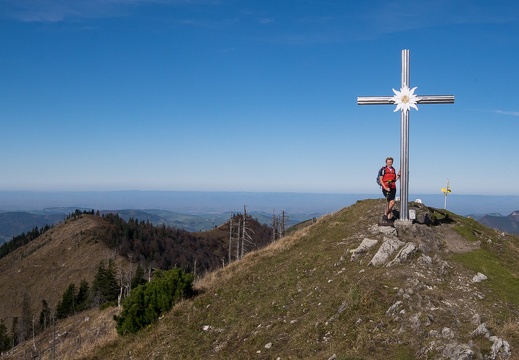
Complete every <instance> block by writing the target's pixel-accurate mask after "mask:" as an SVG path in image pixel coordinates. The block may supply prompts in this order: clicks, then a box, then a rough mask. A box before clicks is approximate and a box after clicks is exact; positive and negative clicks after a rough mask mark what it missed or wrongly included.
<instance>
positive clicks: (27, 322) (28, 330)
mask: <svg viewBox="0 0 519 360" xmlns="http://www.w3.org/2000/svg"><path fill="white" fill-rule="evenodd" d="M21 320H22V321H21V323H20V333H19V336H20V341H24V340H27V339H29V338H30V337H31V335H32V326H33V314H32V310H31V298H30V297H29V294H28V293H26V292H24V293H23V298H22V319H21Z"/></svg>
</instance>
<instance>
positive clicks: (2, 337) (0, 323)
mask: <svg viewBox="0 0 519 360" xmlns="http://www.w3.org/2000/svg"><path fill="white" fill-rule="evenodd" d="M10 346H11V338H10V337H9V334H8V333H7V327H6V326H5V324H4V320H0V352H2V351H6V350H9V347H10Z"/></svg>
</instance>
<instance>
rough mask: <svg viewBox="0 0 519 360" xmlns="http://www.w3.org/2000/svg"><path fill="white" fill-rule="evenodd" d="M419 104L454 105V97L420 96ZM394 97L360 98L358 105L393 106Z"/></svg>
mask: <svg viewBox="0 0 519 360" xmlns="http://www.w3.org/2000/svg"><path fill="white" fill-rule="evenodd" d="M418 98H419V99H420V100H418V101H417V102H416V103H417V104H454V95H418ZM394 103H395V102H394V100H393V97H392V96H359V97H358V98H357V104H358V105H393V104H394Z"/></svg>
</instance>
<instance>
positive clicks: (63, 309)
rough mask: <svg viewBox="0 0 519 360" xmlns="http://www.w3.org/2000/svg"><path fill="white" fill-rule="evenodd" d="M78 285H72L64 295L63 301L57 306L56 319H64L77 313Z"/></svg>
mask: <svg viewBox="0 0 519 360" xmlns="http://www.w3.org/2000/svg"><path fill="white" fill-rule="evenodd" d="M75 298H76V285H74V284H70V285H69V286H68V288H67V290H65V292H64V293H63V296H62V298H61V301H60V302H59V303H58V305H57V306H56V317H57V318H58V319H64V318H66V317H67V316H69V315H72V314H73V313H74V312H75V311H76V307H75Z"/></svg>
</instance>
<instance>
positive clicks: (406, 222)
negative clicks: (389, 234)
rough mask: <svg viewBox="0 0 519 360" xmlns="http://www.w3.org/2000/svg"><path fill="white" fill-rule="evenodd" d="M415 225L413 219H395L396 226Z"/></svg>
mask: <svg viewBox="0 0 519 360" xmlns="http://www.w3.org/2000/svg"><path fill="white" fill-rule="evenodd" d="M411 225H413V220H400V219H398V220H395V226H411Z"/></svg>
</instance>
